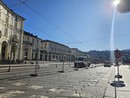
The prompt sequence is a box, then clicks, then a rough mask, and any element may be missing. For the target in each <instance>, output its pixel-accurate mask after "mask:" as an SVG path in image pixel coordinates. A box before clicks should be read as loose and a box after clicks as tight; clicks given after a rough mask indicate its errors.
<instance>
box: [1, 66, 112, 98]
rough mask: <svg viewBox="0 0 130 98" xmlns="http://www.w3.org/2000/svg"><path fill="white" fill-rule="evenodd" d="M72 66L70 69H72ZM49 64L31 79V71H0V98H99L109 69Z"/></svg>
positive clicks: (107, 79) (32, 71)
mask: <svg viewBox="0 0 130 98" xmlns="http://www.w3.org/2000/svg"><path fill="white" fill-rule="evenodd" d="M72 66H73V65H72ZM61 69H62V65H60V64H59V65H56V64H50V65H49V66H44V67H40V69H38V70H37V71H38V76H37V77H31V76H30V74H32V73H34V68H33V67H32V68H14V69H12V70H11V72H6V70H7V68H5V69H2V70H3V71H4V72H2V70H0V71H1V72H0V98H103V97H104V95H105V91H106V87H107V85H108V81H109V79H110V75H111V72H112V67H111V68H110V67H109V68H108V67H103V66H100V67H95V68H89V69H87V68H80V69H79V70H78V71H75V70H74V68H73V67H70V66H69V65H67V64H66V65H65V68H64V71H65V72H64V73H59V72H58V71H59V70H61Z"/></svg>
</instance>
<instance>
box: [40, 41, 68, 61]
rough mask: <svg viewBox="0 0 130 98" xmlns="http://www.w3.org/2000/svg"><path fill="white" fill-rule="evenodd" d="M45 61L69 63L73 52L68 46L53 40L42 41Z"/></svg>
mask: <svg viewBox="0 0 130 98" xmlns="http://www.w3.org/2000/svg"><path fill="white" fill-rule="evenodd" d="M42 51H43V60H45V61H53V60H54V61H69V60H70V55H71V53H70V52H71V50H70V48H69V47H68V46H65V45H63V44H60V43H58V42H54V41H51V40H43V41H42Z"/></svg>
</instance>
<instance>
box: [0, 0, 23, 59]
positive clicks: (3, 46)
mask: <svg viewBox="0 0 130 98" xmlns="http://www.w3.org/2000/svg"><path fill="white" fill-rule="evenodd" d="M24 20H25V19H24V18H23V17H21V16H19V15H18V14H16V13H15V12H13V11H12V10H10V9H9V8H8V7H7V6H6V5H5V4H4V3H3V1H2V0H0V60H7V59H9V58H10V59H11V60H14V61H16V60H20V59H22V57H23V55H22V54H23V53H22V52H23V51H22V45H23V39H22V38H23V24H24Z"/></svg>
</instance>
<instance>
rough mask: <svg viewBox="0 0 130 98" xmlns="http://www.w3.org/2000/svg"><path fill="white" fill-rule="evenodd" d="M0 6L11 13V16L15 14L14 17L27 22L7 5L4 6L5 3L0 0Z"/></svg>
mask: <svg viewBox="0 0 130 98" xmlns="http://www.w3.org/2000/svg"><path fill="white" fill-rule="evenodd" d="M0 4H1V5H2V6H3V7H4V8H5V9H6V10H7V11H9V12H10V13H11V14H14V15H16V16H18V17H19V18H21V19H23V20H25V18H24V17H22V16H20V15H18V14H17V13H15V12H14V11H13V10H11V9H10V8H9V7H8V6H7V5H6V4H4V2H3V1H2V0H0Z"/></svg>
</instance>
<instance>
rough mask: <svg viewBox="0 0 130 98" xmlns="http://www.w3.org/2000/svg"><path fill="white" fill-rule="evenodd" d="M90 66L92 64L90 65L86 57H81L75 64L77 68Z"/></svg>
mask: <svg viewBox="0 0 130 98" xmlns="http://www.w3.org/2000/svg"><path fill="white" fill-rule="evenodd" d="M89 66H90V64H89V65H88V62H87V57H86V56H79V57H77V58H76V60H75V62H74V67H75V68H83V67H89Z"/></svg>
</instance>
